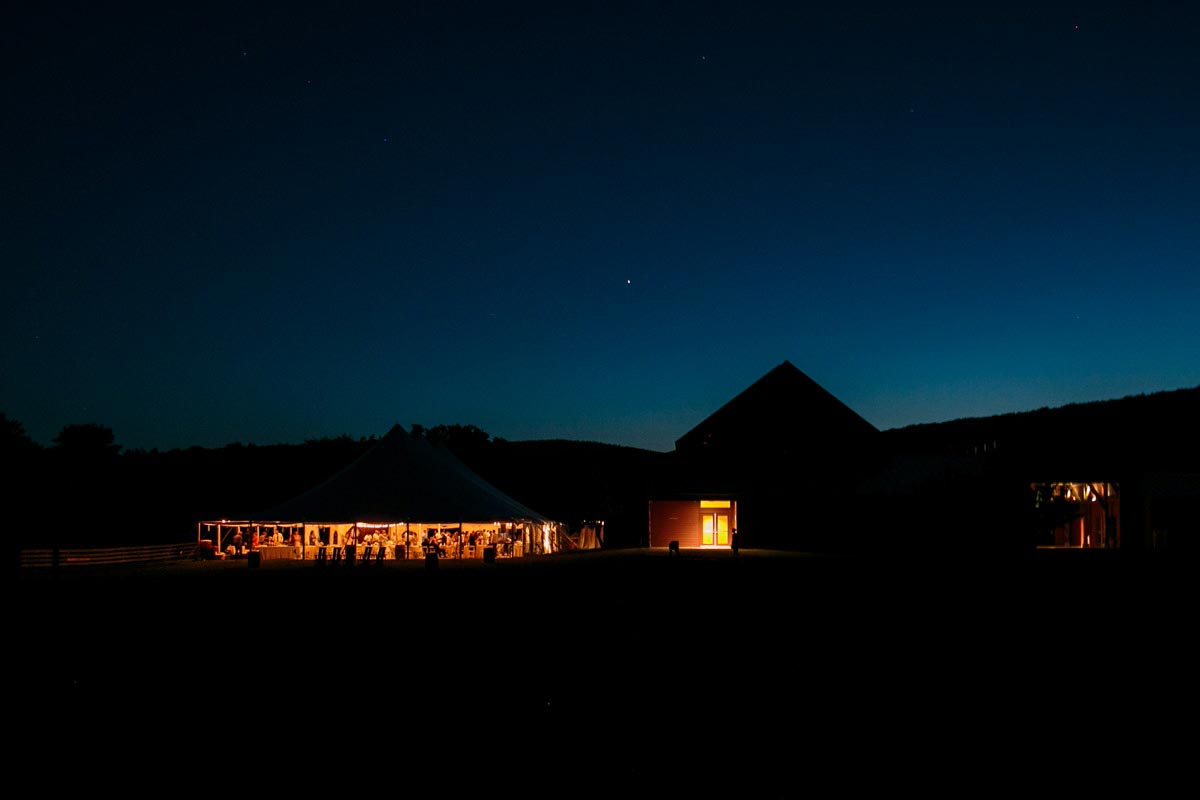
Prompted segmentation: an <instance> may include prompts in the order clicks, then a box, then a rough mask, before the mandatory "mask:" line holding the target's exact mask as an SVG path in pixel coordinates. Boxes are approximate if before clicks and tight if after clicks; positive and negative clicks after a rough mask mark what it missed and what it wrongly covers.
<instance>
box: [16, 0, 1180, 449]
mask: <svg viewBox="0 0 1200 800" xmlns="http://www.w3.org/2000/svg"><path fill="white" fill-rule="evenodd" d="M106 5H107V4H95V3H92V4H87V6H90V7H85V6H83V5H82V4H81V5H80V6H79V7H74V6H73V5H72V4H55V5H54V8H53V9H50V10H47V9H45V8H42V6H43V4H39V3H30V4H25V6H26V7H25V8H23V9H21V10H20V11H18V12H15V13H14V12H12V11H10V12H8V14H7V15H6V17H5V20H4V24H3V25H2V26H0V27H2V29H3V30H2V32H0V37H2V38H0V52H2V55H0V58H2V59H3V62H2V63H3V72H2V81H3V84H2V86H3V103H4V113H3V120H4V122H3V125H2V127H0V136H2V137H3V139H2V145H3V160H2V163H3V177H2V181H3V183H2V186H3V192H0V197H2V201H0V202H2V203H3V207H2V211H3V221H2V223H0V264H2V267H3V283H2V286H3V292H2V294H0V312H2V322H0V324H2V326H3V328H2V330H3V338H2V343H0V411H3V412H5V413H6V414H8V416H9V417H11V418H14V419H16V420H18V421H20V422H22V423H23V424H24V425H25V427H26V428H27V429H28V431H29V433H30V434H31V435H32V436H33V437H34V438H35V439H36V440H38V441H41V442H49V441H50V439H52V438H53V436H54V435H55V433H56V432H57V431H58V430H59V429H60V428H61V427H62V426H64V425H66V424H69V423H81V422H97V423H100V424H104V425H109V426H111V427H112V428H113V429H114V431H115V434H116V438H117V441H118V443H120V444H122V445H124V446H125V447H142V448H151V447H158V448H160V449H165V448H169V447H178V446H187V445H192V444H200V445H220V444H224V443H227V442H231V441H235V440H237V441H242V442H255V443H260V444H267V443H273V442H298V441H302V440H304V439H307V438H312V437H317V436H324V435H336V434H340V433H349V434H351V435H353V436H360V435H369V434H382V433H384V432H386V430H387V429H388V427H389V426H390V425H391V424H393V423H395V422H399V423H401V424H404V425H408V424H411V423H414V422H415V423H421V424H425V425H436V424H441V423H446V424H450V423H456V422H457V423H463V424H475V425H478V426H480V427H482V428H484V429H485V430H487V431H489V432H490V433H492V434H493V435H497V436H503V437H506V438H508V439H525V438H557V437H562V438H573V439H593V440H598V441H604V442H612V443H617V444H628V445H635V446H643V447H650V448H654V449H669V448H670V447H671V446H672V443H673V441H674V440H675V439H676V438H677V437H679V436H680V435H682V434H683V433H684V432H686V431H687V430H688V429H689V428H691V427H692V426H693V425H694V424H696V423H697V422H699V421H700V420H701V419H702V418H703V417H704V416H706V415H707V414H709V413H710V412H712V411H713V410H715V409H716V408H717V407H719V406H720V405H721V404H722V403H724V402H725V401H726V400H728V399H729V398H730V397H732V396H733V395H734V394H736V393H737V392H738V391H741V390H742V389H743V388H745V387H746V386H747V385H749V384H750V383H751V382H753V381H754V380H756V379H757V378H758V377H760V376H761V375H762V374H763V373H765V372H767V371H768V370H769V369H771V368H772V367H774V366H776V365H777V364H779V363H780V362H782V361H783V360H785V359H787V360H790V361H792V362H793V363H794V364H796V365H797V366H798V367H800V368H801V369H802V370H804V371H805V372H806V373H807V374H809V375H810V376H811V377H812V378H813V379H814V380H816V381H817V382H818V383H820V384H822V385H823V386H825V387H826V388H827V389H829V390H830V391H831V392H833V393H834V394H835V395H837V396H838V397H839V398H840V399H841V400H843V401H844V402H846V403H847V404H848V405H849V406H850V407H852V408H854V409H855V410H856V411H858V412H859V413H860V414H861V415H862V416H864V417H865V418H866V419H867V420H869V421H870V422H872V423H873V424H875V425H876V426H877V427H879V428H881V429H882V428H889V427H895V426H899V425H905V424H909V423H914V422H929V421H939V420H946V419H952V418H956V417H961V416H973V415H985V414H992V413H997V412H1003V411H1018V410H1025V409H1030V408H1037V407H1040V406H1045V405H1059V404H1063V403H1067V402H1077V401H1087V400H1100V399H1107V398H1112V397H1120V396H1123V395H1126V394H1134V393H1139V392H1150V391H1157V390H1163V389H1174V388H1179V387H1183V386H1194V385H1197V384H1200V11H1197V6H1196V5H1195V4H1192V3H1173V4H1170V5H1166V4H1163V5H1156V4H1147V3H1141V2H1129V3H1099V2H1077V3H1046V2H1038V3H1006V4H996V3H948V4H945V5H944V6H943V5H939V4H930V3H919V4H906V3H881V4H874V5H872V4H856V3H832V4H816V3H803V2H794V3H782V2H781V3H777V4H767V5H757V4H745V3H724V4H714V5H713V6H711V7H710V6H707V5H706V4H704V3H698V2H681V3H650V2H646V3H637V4H633V5H630V6H626V5H623V4H616V3H611V4H610V3H596V4H592V3H586V4H585V3H574V2H565V3H555V4H549V5H547V6H546V7H536V6H527V5H522V4H507V3H481V4H460V3H453V2H433V3H403V2H401V3H395V4H392V5H393V8H392V9H391V10H389V11H387V12H386V13H371V14H367V13H363V14H355V13H352V12H351V11H349V10H347V7H346V6H344V5H340V4H328V5H326V6H324V7H321V8H319V9H311V10H309V9H306V8H304V7H303V4H291V5H290V6H288V7H279V8H276V9H274V10H261V9H259V10H247V9H246V8H241V7H238V6H229V7H221V6H218V5H213V4H209V3H205V4H187V7H186V8H180V7H177V6H183V5H184V4H176V3H159V4H157V5H156V6H148V7H144V8H143V7H139V8H137V9H136V10H134V9H133V8H132V7H129V6H123V5H121V4H117V5H115V6H113V7H112V8H108V7H102V6H106ZM748 6H749V7H748ZM114 9H115V10H114ZM122 9H123V10H122Z"/></svg>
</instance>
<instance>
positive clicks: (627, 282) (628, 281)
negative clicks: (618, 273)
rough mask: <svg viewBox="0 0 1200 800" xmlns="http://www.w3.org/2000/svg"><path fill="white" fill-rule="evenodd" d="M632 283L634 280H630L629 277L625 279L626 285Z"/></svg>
mask: <svg viewBox="0 0 1200 800" xmlns="http://www.w3.org/2000/svg"><path fill="white" fill-rule="evenodd" d="M631 283H633V281H631V280H629V279H628V278H626V279H625V285H626V286H628V285H629V284H631Z"/></svg>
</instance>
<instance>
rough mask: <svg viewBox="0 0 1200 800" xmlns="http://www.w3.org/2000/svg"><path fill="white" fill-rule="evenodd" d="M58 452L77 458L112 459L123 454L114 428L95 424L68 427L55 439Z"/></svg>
mask: <svg viewBox="0 0 1200 800" xmlns="http://www.w3.org/2000/svg"><path fill="white" fill-rule="evenodd" d="M54 449H55V451H56V452H58V453H60V454H62V455H65V456H70V457H75V458H86V459H89V460H91V459H102V458H111V457H113V456H116V455H117V453H119V452H121V446H120V445H118V444H117V443H116V437H115V436H114V435H113V431H112V428H110V427H108V426H107V425H97V424H95V423H93V422H88V423H84V424H81V425H67V426H66V427H64V428H63V429H62V430H60V431H59V432H58V436H55V437H54Z"/></svg>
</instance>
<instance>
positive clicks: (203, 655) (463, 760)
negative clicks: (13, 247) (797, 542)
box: [10, 550, 1194, 796]
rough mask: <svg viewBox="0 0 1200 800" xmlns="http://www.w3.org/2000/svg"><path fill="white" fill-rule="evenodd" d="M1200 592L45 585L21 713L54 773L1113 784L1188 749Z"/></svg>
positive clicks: (1151, 579)
mask: <svg viewBox="0 0 1200 800" xmlns="http://www.w3.org/2000/svg"><path fill="white" fill-rule="evenodd" d="M1189 581H1190V573H1189V571H1188V570H1186V569H1185V568H1184V566H1183V565H1178V564H1174V563H1171V562H1165V561H1156V560H1148V559H1135V558H1131V557H1129V556H1128V555H1124V556H1122V555H1120V554H1089V553H1053V554H1051V553H1046V554H1037V555H1036V556H1029V557H1026V558H1023V559H1010V560H1006V561H1004V562H996V561H990V560H982V559H979V558H973V559H966V558H956V557H954V555H953V554H946V555H945V557H942V558H936V559H935V558H930V557H928V556H926V557H923V558H920V559H871V558H863V557H853V558H852V557H830V556H814V555H804V554H787V553H770V552H765V551H743V552H742V553H741V554H740V555H739V556H738V557H736V558H734V557H732V556H730V555H729V554H728V553H687V552H685V553H684V554H683V555H681V556H677V557H670V556H668V555H667V554H666V553H665V552H659V551H645V550H642V551H625V552H611V553H587V554H573V555H563V556H552V557H547V558H539V559H523V560H514V561H506V562H501V563H497V564H495V565H484V564H482V563H481V562H466V563H456V562H442V564H441V565H440V568H439V569H438V570H436V571H429V570H426V569H425V568H424V565H423V563H421V562H401V563H395V562H385V563H383V564H375V563H369V564H358V565H355V566H354V567H346V566H345V565H341V566H326V567H324V568H318V567H317V566H315V565H314V564H312V563H303V562H266V563H264V565H263V566H262V567H261V568H259V569H249V568H247V565H246V564H245V562H230V563H220V562H187V563H180V564H172V565H162V566H154V567H141V568H138V567H109V568H79V569H71V570H63V571H61V573H59V574H54V573H51V572H49V571H31V570H26V571H24V572H22V573H20V574H18V576H17V580H16V595H17V603H16V605H15V609H16V613H15V614H14V620H13V627H14V630H15V631H16V637H15V647H14V648H13V649H12V650H11V651H10V653H11V655H10V662H11V663H12V664H13V665H14V666H15V680H14V681H13V684H12V685H13V686H14V688H15V690H16V693H17V699H16V702H15V703H14V704H12V705H13V707H14V708H15V710H16V713H15V715H14V716H13V717H12V719H13V721H14V723H15V730H16V731H17V732H19V735H20V738H21V741H22V745H21V750H22V753H23V754H24V755H25V756H27V757H30V758H35V757H37V758H40V757H42V756H44V755H45V754H46V753H48V752H58V753H63V752H69V753H72V754H74V755H75V756H77V757H82V756H84V755H86V756H87V757H88V758H89V759H92V758H98V759H99V762H100V763H102V764H112V763H114V760H115V759H118V758H123V757H125V756H128V755H129V754H130V753H134V754H141V755H142V756H143V757H144V758H146V759H148V763H152V764H154V765H157V766H162V767H163V768H164V769H165V770H166V771H167V772H168V773H187V774H192V772H193V768H194V772H195V774H197V775H204V776H207V777H209V778H213V777H215V776H219V775H221V774H226V775H232V774H237V773H238V772H240V771H243V770H246V771H249V772H253V771H252V770H249V765H252V764H256V763H259V762H260V761H262V760H265V761H267V762H268V763H276V762H278V761H282V762H284V763H288V764H292V765H293V767H292V768H291V769H287V770H281V772H282V773H283V774H282V775H280V776H278V777H277V779H279V780H288V781H292V780H296V779H297V778H302V779H303V781H305V782H306V781H308V780H309V779H326V778H328V779H335V778H337V776H339V775H343V774H344V773H345V771H346V770H349V771H350V772H351V773H355V774H357V773H358V772H359V771H361V770H363V769H364V764H377V765H378V771H373V770H371V769H367V770H366V772H365V773H364V774H366V775H368V776H371V775H373V776H374V777H380V776H383V775H388V774H397V775H399V774H403V775H407V776H409V777H410V778H411V777H412V776H414V775H422V774H427V776H429V777H432V778H433V779H434V780H440V779H439V778H437V776H443V777H444V778H445V779H446V780H451V779H463V778H465V777H466V776H468V775H471V776H474V777H478V776H480V775H489V776H493V778H495V779H497V780H504V779H503V778H500V777H496V776H505V775H507V776H509V778H512V777H513V776H516V775H521V776H525V783H524V784H522V785H525V786H532V784H530V783H529V782H528V779H529V778H530V777H531V776H542V777H544V776H551V775H553V776H562V775H577V776H580V777H582V778H584V779H585V780H584V781H583V783H581V784H578V785H572V789H573V790H572V791H567V792H565V794H564V795H563V796H573V795H577V794H590V793H591V790H592V789H598V787H599V786H600V784H595V783H593V782H592V781H597V780H598V781H601V782H602V783H603V784H604V785H605V786H609V785H611V784H612V782H613V781H615V782H616V783H617V785H624V784H626V783H629V782H638V781H643V780H650V779H651V778H652V777H653V778H654V779H655V780H668V781H670V780H682V779H683V776H686V778H687V780H688V781H689V782H690V781H693V780H695V779H696V778H697V777H698V776H717V775H720V776H722V778H723V779H725V780H733V781H735V782H736V786H738V787H741V789H742V790H743V791H742V794H743V795H758V794H760V793H761V794H764V795H772V796H775V795H791V794H794V793H803V792H802V791H801V790H802V789H803V788H804V787H805V786H807V785H808V783H807V781H808V780H809V778H814V777H815V776H817V775H820V776H822V778H823V779H830V778H832V779H834V780H838V779H841V780H844V781H845V782H846V784H845V787H844V788H848V787H852V786H854V785H857V782H859V781H867V780H875V779H881V780H882V779H885V778H886V779H890V780H893V781H900V782H901V783H908V784H912V783H913V782H916V783H922V782H923V783H925V784H929V783H930V782H936V781H938V780H945V779H948V778H947V776H951V775H957V774H961V773H962V771H963V770H968V771H971V772H972V773H973V774H976V775H980V776H981V775H983V774H985V773H986V774H994V779H995V780H996V781H1001V782H1003V781H1005V780H1008V779H1010V778H1013V776H1015V775H1019V774H1025V772H1024V768H1025V767H1030V766H1033V765H1041V766H1042V767H1050V766H1053V765H1059V766H1063V767H1064V768H1065V767H1066V765H1079V764H1083V763H1090V764H1092V765H1093V767H1095V765H1104V768H1105V769H1106V770H1108V772H1109V774H1112V772H1113V770H1114V769H1115V768H1116V767H1117V766H1118V765H1124V766H1125V767H1129V766H1131V765H1137V764H1142V763H1144V762H1146V759H1158V758H1166V759H1167V760H1168V762H1169V760H1170V759H1171V758H1172V756H1171V755H1170V753H1171V752H1173V751H1172V747H1173V745H1172V741H1179V743H1180V744H1182V740H1177V739H1173V738H1172V736H1171V735H1169V734H1167V732H1166V731H1167V730H1168V729H1167V727H1166V723H1167V721H1169V719H1170V717H1171V715H1172V714H1174V713H1176V710H1177V709H1182V707H1183V706H1184V704H1185V702H1186V699H1185V695H1184V691H1183V687H1184V686H1187V685H1190V678H1189V679H1188V680H1187V681H1185V675H1186V674H1190V671H1189V670H1188V668H1187V667H1186V666H1185V665H1187V664H1189V663H1192V662H1191V660H1190V659H1191V656H1190V655H1189V653H1190V648H1191V640H1192V639H1194V623H1193V621H1192V619H1191V617H1190V614H1189V612H1187V611H1185V610H1184V606H1183V602H1184V595H1185V589H1187V586H1188V583H1189ZM1147 731H1151V732H1154V733H1153V735H1152V736H1148V734H1147ZM64 746H66V747H67V748H68V749H67V750H66V751H64V750H63V749H62V748H63V747H64ZM189 764H191V765H192V766H187V765H189ZM322 764H324V765H325V768H321V767H320V766H319V765H322ZM356 765H357V766H356ZM389 765H390V766H389ZM884 765H887V766H886V767H885V766H884ZM1161 766H1162V764H1161V763H1160V764H1159V767H1161ZM427 768H428V769H427ZM1160 772H1161V769H1157V768H1156V769H1145V770H1142V771H1141V772H1140V773H1139V774H1141V775H1143V779H1145V780H1148V779H1149V777H1151V776H1153V775H1157V774H1159V773H1160ZM1062 774H1063V775H1069V774H1072V773H1069V772H1066V771H1064V772H1063V773H1062ZM1088 774H1090V775H1096V774H1098V773H1095V772H1090V773H1088ZM589 776H590V777H589ZM839 776H840V778H839ZM889 776H890V777H889ZM715 786H716V784H707V783H704V784H702V786H701V788H708V789H714V790H715Z"/></svg>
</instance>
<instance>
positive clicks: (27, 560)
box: [20, 542, 196, 568]
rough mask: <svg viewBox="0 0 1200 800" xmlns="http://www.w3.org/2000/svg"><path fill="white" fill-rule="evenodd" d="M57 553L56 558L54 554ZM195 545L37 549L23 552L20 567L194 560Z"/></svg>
mask: <svg viewBox="0 0 1200 800" xmlns="http://www.w3.org/2000/svg"><path fill="white" fill-rule="evenodd" d="M56 553H57V556H56V555H55V554H56ZM195 555H196V543H195V542H185V543H183V544H179V543H176V544H152V545H146V546H144V547H88V548H67V547H63V548H58V549H56V548H38V549H29V550H26V549H22V550H21V559H20V564H21V567H22V568H24V567H54V566H60V567H80V566H89V565H98V564H150V563H154V562H160V561H182V560H186V559H190V558H194V557H195Z"/></svg>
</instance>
